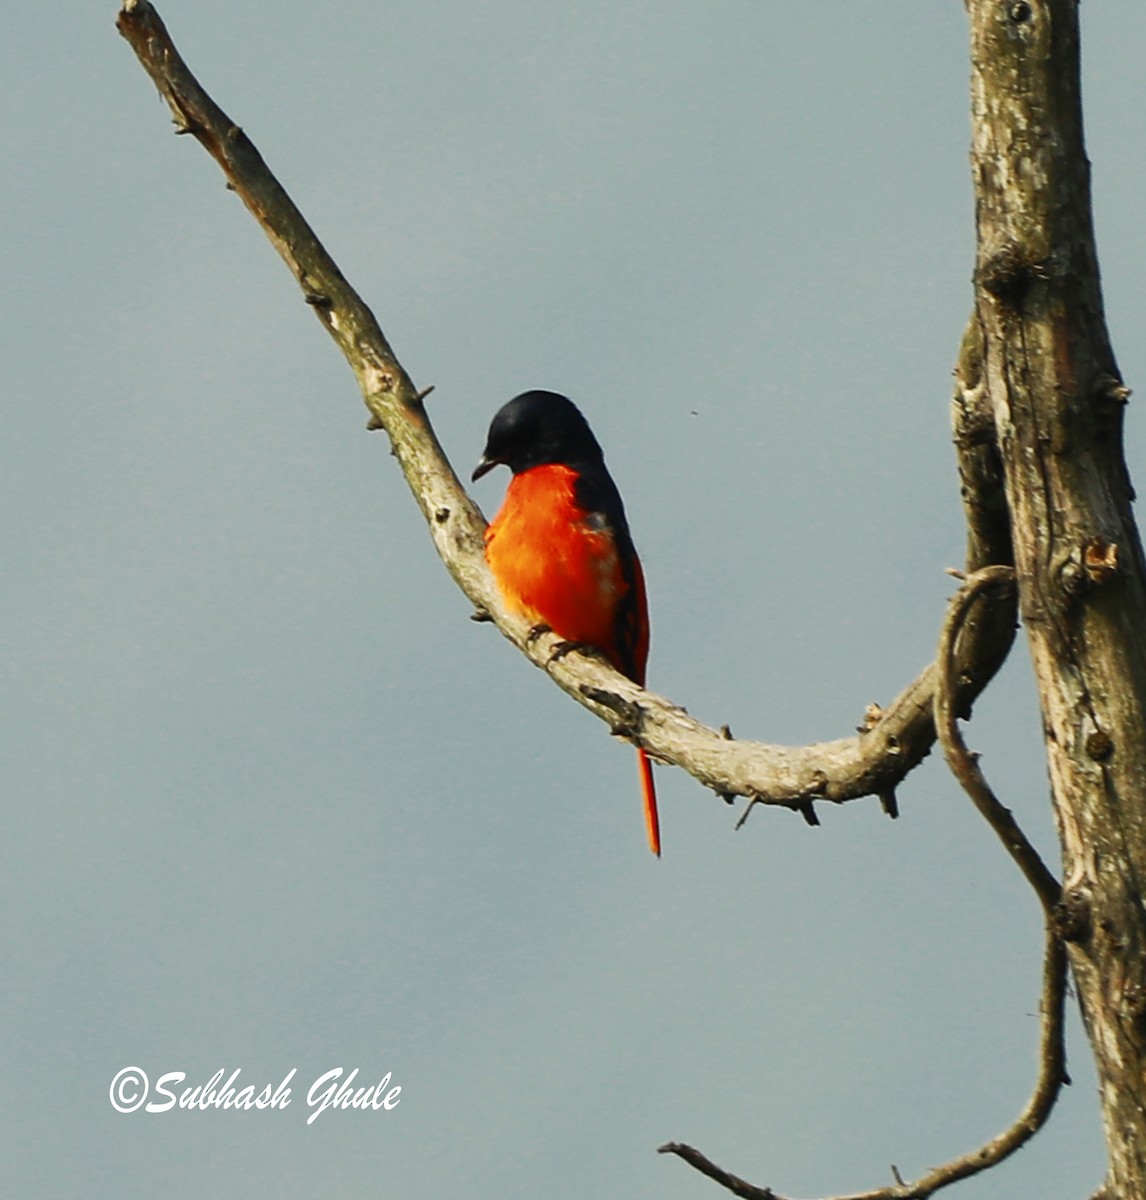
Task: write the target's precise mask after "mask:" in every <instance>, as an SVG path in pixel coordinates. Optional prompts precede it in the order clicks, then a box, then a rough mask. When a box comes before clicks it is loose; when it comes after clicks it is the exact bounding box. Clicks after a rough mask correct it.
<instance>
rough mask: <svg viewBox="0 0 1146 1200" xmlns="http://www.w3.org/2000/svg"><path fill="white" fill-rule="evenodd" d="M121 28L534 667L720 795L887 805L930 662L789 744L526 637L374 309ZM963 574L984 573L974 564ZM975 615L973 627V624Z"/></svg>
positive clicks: (147, 13) (186, 90)
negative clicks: (864, 709)
mask: <svg viewBox="0 0 1146 1200" xmlns="http://www.w3.org/2000/svg"><path fill="white" fill-rule="evenodd" d="M117 27H118V28H119V31H120V33H121V34H122V35H123V36H124V37H125V38H126V39H127V41H128V42H129V43H130V44H131V46H132V48H133V49H134V51H135V53H136V55H137V56H138V58H139V60H140V62H141V64H142V65H143V67H144V69H145V70H146V71H147V73H148V74H149V75H150V76H151V78H152V80H153V81H154V82H155V85H156V87H157V88H158V89H159V91H160V94H161V95H162V96H163V97H164V99H165V100H166V102H167V104H168V106H169V107H170V109H171V112H172V114H173V116H174V120H175V124H176V129H177V132H179V133H190V134H192V135H193V136H194V137H195V138H196V139H197V140H198V141H199V142H200V143H201V144H202V145H203V147H204V148H205V149H206V150H207V151H208V153H209V154H210V155H211V156H212V157H213V158H214V159H215V161H216V162H217V163H218V164H219V166H220V167H221V169H222V170H223V173H224V175H225V176H226V178H227V182H228V186H229V187H230V188H231V189H232V190H233V191H234V192H235V193H236V194H237V195H238V196H239V197H240V199H241V200H242V201H243V203H244V204H245V205H246V206H247V208H248V209H249V210H250V212H251V214H252V215H253V216H254V218H255V219H256V221H258V223H259V225H260V226H262V228H263V230H264V232H265V233H266V235H267V236H268V238H269V239H270V241H271V243H272V244H273V245H274V247H275V249H276V250H277V251H278V252H279V254H280V256H281V257H282V258H283V261H284V262H285V263H286V264H287V266H288V267H289V268H290V270H291V272H292V274H293V275H294V277H295V279H296V280H297V282H298V284H299V287H300V288H301V289H302V292H303V297H304V299H305V301H306V303H307V304H309V305H310V306H311V309H312V311H313V312H314V313H315V315H316V316H317V317H318V319H319V320H320V321H321V322H322V324H323V326H324V327H325V329H326V330H327V332H328V333H329V334H330V336H331V337H332V338H333V339H334V340H335V342H336V343H337V345H338V347H339V349H340V350H341V351H342V353H343V355H344V356H345V357H346V359H347V361H348V363H349V364H350V366H351V369H352V370H353V371H354V374H355V376H356V378H357V380H358V384H359V387H360V388H361V391H362V395H363V398H364V400H365V403H366V407H367V408H368V410H369V411H370V414H371V416H370V425H371V427H373V428H381V429H385V430H386V432H387V434H388V435H389V438H390V442H391V445H392V450H393V453H394V455H395V457H396V458H397V460H398V463H399V465H400V466H401V468H402V471H403V473H404V475H405V477H406V480H407V483H408V484H409V487H410V490H411V491H412V492H413V494H414V498H415V499H416V501H417V502H418V505H419V507H420V508H421V510H422V513H423V515H424V516H425V518H426V523H427V525H428V527H429V531H430V535H431V537H432V539H433V541H434V545H435V547H436V549H437V551H438V554H439V555H440V557H441V558H442V561H443V562H444V563H445V565H446V567H447V568H448V570H449V571H450V573H451V574H452V575H453V577H454V579H455V580H456V581H457V583H458V586H459V587H460V588H461V589H462V591H463V592H464V593H465V594H466V596H467V597H469V599H470V600H471V601H472V602H473V604H474V605H475V607H476V608H477V610H478V612H479V613H480V614H483V615H488V616H489V617H490V619H492V621H493V622H494V623H495V624H496V625H497V627H498V629H499V630H500V631H501V632H502V634H504V635H505V636H506V637H507V638H508V639H509V640H510V641H512V642H513V643H514V644H515V645H516V646H517V647H518V649H520V650H521V651H522V652H523V653H524V654H525V655H526V656H527V657H528V658H529V659H530V660H531V661H532V662H533V663H534V665H535V666H538V667H540V668H541V669H543V670H545V671H546V672H547V673H548V674H549V676H550V677H551V678H552V679H553V680H554V682H555V683H556V684H557V685H558V686H559V687H560V688H562V689H563V690H564V691H565V692H567V693H568V694H569V695H570V696H572V697H573V698H574V699H575V700H577V701H578V702H579V703H580V704H582V705H583V706H584V707H586V708H588V709H589V710H590V711H591V712H593V713H595V714H596V715H597V716H598V717H600V718H601V719H603V720H604V721H606V722H607V723H608V724H609V725H610V727H611V728H612V730H613V732H614V733H616V734H618V735H620V736H623V737H625V738H628V739H629V740H631V741H634V742H638V743H639V744H641V745H643V746H644V747H645V749H646V750H648V751H649V752H650V753H651V754H653V755H654V756H655V757H656V758H658V759H660V760H662V761H665V762H669V763H674V764H675V765H677V766H679V767H682V768H683V769H684V770H686V771H687V772H688V773H689V774H690V775H692V776H693V777H694V778H695V779H697V780H698V781H699V782H700V783H702V784H704V785H705V786H706V787H709V788H711V789H712V790H713V791H715V792H716V793H717V794H718V795H720V796H722V797H724V798H727V797H729V796H733V795H738V796H746V797H749V798H750V800H751V801H752V802H753V803H766V804H774V805H781V806H785V807H787V808H790V809H792V810H794V811H797V812H800V813H802V814H803V815H804V816H805V818H806V819H814V818H815V810H814V808H813V807H812V804H813V802H814V801H817V800H827V801H833V802H837V803H838V802H842V801H845V800H852V799H856V798H858V797H861V796H867V795H877V796H879V797H880V798H881V801H882V802H883V804H884V807H885V810H886V811H888V812H890V813H892V814H894V813H895V811H896V801H895V791H896V788H897V786H898V785H899V784H900V782H901V781H902V780H903V779H904V778H905V776H906V775H907V774H908V773H909V772H910V771H911V770H912V769H913V768H914V767H915V766H917V765H918V763H919V762H920V761H922V759H923V758H924V757H925V756H926V755H927V753H928V752H929V750H930V748H931V746H932V744H933V743H934V740H935V730H934V723H933V719H932V708H933V696H934V691H935V683H936V671H935V667H934V666H929V667H927V668H926V669H925V670H924V671H923V672H922V673H921V674H920V676H919V677H918V678H917V679H915V680H914V681H913V682H912V683H911V684H909V685H908V687H907V688H905V689H904V691H903V692H902V693H901V694H900V695H899V696H898V697H897V698H896V699H895V700H894V701H893V702H892V703H891V704H890V705H889V706H888V707H887V708H886V709H884V710H881V711H879V712H878V715H877V716H876V717H874V718H871V719H868V720H866V721H865V723H864V727H863V729H862V730H861V731H860V732H859V733H858V734H857V736H854V737H848V738H841V739H838V740H836V741H830V742H820V743H814V744H812V745H807V746H799V747H787V746H776V745H770V744H768V743H763V742H748V741H737V740H735V739H732V738H730V737H727V736H725V735H724V733H722V732H721V731H720V730H718V729H713V728H710V727H708V726H706V725H704V724H702V723H701V722H699V721H697V720H695V719H694V718H693V717H691V716H689V714H688V713H687V712H686V711H685V710H684V709H683V708H680V707H678V706H677V705H674V704H673V703H671V702H670V701H668V700H666V699H664V698H663V697H660V696H657V695H655V694H653V693H651V692H647V691H645V690H643V689H642V688H639V687H637V686H636V685H635V684H633V683H631V682H630V681H629V680H627V679H625V678H624V677H623V676H621V675H619V674H618V673H617V672H616V671H614V670H613V669H612V668H611V667H609V666H608V665H607V664H606V663H605V662H603V661H602V660H601V659H599V658H595V657H591V656H587V655H584V654H580V653H571V654H565V655H555V651H556V649H557V648H558V646H559V644H560V643H559V640H558V639H557V638H555V637H553V636H552V635H549V634H543V635H541V636H531V631H530V630H529V629H528V628H527V627H526V625H525V624H524V623H523V622H522V621H521V620H520V619H519V618H517V617H516V616H514V615H513V614H511V613H508V612H507V611H506V610H505V609H504V608H503V606H502V604H501V601H500V598H499V596H498V595H497V592H496V588H495V587H494V585H493V583H492V580H491V578H490V576H489V572H488V570H487V568H486V564H485V558H484V554H483V549H482V535H483V532H484V529H485V520H484V518H483V517H482V514H481V511H480V510H479V509H478V507H477V505H476V504H474V502H473V501H472V500H471V499H470V497H469V496H468V495H467V494H466V492H465V490H464V489H463V488H462V486H461V483H460V482H459V480H458V477H457V475H456V474H455V473H454V471H453V468H452V467H451V466H450V463H449V461H448V460H447V458H446V456H445V454H444V452H443V451H442V448H441V446H440V444H439V443H438V440H437V438H436V436H435V434H434V431H433V427H432V425H431V423H430V420H429V417H428V415H427V413H426V410H425V407H424V405H423V403H422V401H423V399H424V397H425V395H426V394H427V392H428V391H429V389H425V390H424V391H421V392H419V391H418V390H417V389H416V388H415V386H414V384H413V383H412V381H411V380H410V378H409V376H408V375H407V374H406V372H405V371H404V370H403V368H402V366H401V364H400V363H399V362H398V360H397V358H396V357H395V355H394V353H393V351H392V350H391V348H390V346H389V344H388V343H387V341H386V338H385V336H384V335H383V333H382V330H381V328H380V327H379V325H378V322H377V320H376V319H375V317H374V315H373V313H372V312H371V311H370V309H369V308H368V307H367V306H366V304H365V303H364V302H363V301H362V299H361V298H360V297H359V295H358V294H357V292H355V290H354V289H353V288H352V287H351V286H350V284H349V283H348V282H347V280H346V278H345V277H344V276H343V274H342V272H341V271H340V270H339V269H338V266H337V265H336V264H335V263H334V261H333V260H332V259H331V257H330V256H329V254H328V253H327V252H326V250H325V249H324V248H323V246H322V244H321V243H320V242H319V240H318V238H317V237H316V236H315V234H314V232H313V230H311V228H310V226H309V225H308V224H307V222H306V221H305V219H304V218H303V216H302V214H301V213H300V212H299V211H298V209H297V208H296V207H295V205H294V203H293V202H292V201H291V199H290V197H289V196H288V195H287V193H286V192H285V191H284V190H283V188H282V186H281V185H280V184H279V183H278V181H277V180H276V179H275V177H274V176H273V175H272V174H271V172H270V170H269V169H268V167H267V165H266V163H265V162H264V161H263V159H262V157H261V156H260V154H259V152H258V151H257V150H256V149H255V147H254V145H253V144H252V143H251V141H250V139H249V138H248V137H247V136H246V134H245V133H244V132H243V131H242V130H241V129H240V128H239V127H238V126H237V125H236V124H234V122H232V121H231V120H230V118H229V117H228V116H227V115H226V114H225V113H224V112H223V111H222V110H221V109H220V108H219V106H218V105H217V104H215V102H214V101H213V100H212V99H211V97H210V96H208V95H207V93H206V92H205V91H204V90H203V88H202V87H201V86H200V84H199V83H198V81H197V80H196V79H195V77H194V75H192V73H191V71H190V70H189V69H188V67H187V65H186V64H185V63H184V62H183V60H182V58H181V57H180V55H179V53H178V51H177V50H176V48H175V46H174V44H173V43H172V41H171V38H170V36H169V34H168V32H167V30H166V28H165V27H164V25H163V22H162V21H161V20H160V18H159V16H158V14H157V13H156V11H155V9H154V7H153V6H152V5H151V4H150V3H149V2H148V0H124V5H123V9H122V11H121V12H120V14H119V19H118V21H117ZM971 565H972V566H975V565H980V564H978V563H973V564H971ZM1008 604H1009V601H1004V602H1003V605H1002V607H996V608H994V609H992V608H991V607H990V606H988V605H984V606H983V607H982V609H981V612H980V613H979V614H977V615H976V616H975V617H973V618H972V619H970V620H968V622H967V625H966V629H967V633H966V636H965V637H964V638H963V639H961V640H960V645H959V647H958V652H959V665H958V672H957V673H958V677H959V679H960V681H961V684H960V693H959V711H960V712H964V711H966V710H967V709H968V708H969V706H970V704H971V702H972V700H973V699H974V698H975V697H976V696H977V695H978V694H979V692H980V691H981V690H982V688H983V687H984V686H986V684H987V682H988V681H989V680H990V679H991V677H992V676H993V675H994V673H995V671H996V670H997V669H998V666H999V664H1000V663H1001V662H1002V660H1003V658H1005V656H1006V653H1007V650H1008V649H1009V647H1010V641H1011V636H1012V632H1013V618H1012V617H1011V615H1010V612H1009V609H1008V607H1007V605H1008ZM980 617H981V619H980Z"/></svg>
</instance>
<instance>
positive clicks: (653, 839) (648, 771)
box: [637, 746, 661, 858]
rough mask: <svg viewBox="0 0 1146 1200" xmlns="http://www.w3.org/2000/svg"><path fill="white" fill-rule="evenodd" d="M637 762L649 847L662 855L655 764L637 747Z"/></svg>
mask: <svg viewBox="0 0 1146 1200" xmlns="http://www.w3.org/2000/svg"><path fill="white" fill-rule="evenodd" d="M637 763H638V764H639V766H640V768H641V794H642V795H643V796H644V799H645V828H646V829H647V830H648V835H649V849H650V850H651V851H652V852H653V853H654V854H655V855H656V856H657V858H660V856H661V822H660V817H659V816H658V815H657V789H656V788H655V787H654V785H653V764H652V763H651V762H650V761H649V756H648V755H647V754H646V753H645V752H644V750H642V749H641V748H640V747H639V746H638V747H637Z"/></svg>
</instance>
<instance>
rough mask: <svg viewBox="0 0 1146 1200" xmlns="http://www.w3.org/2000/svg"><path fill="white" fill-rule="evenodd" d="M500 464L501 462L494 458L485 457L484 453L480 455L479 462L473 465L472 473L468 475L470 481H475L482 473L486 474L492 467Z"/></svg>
mask: <svg viewBox="0 0 1146 1200" xmlns="http://www.w3.org/2000/svg"><path fill="white" fill-rule="evenodd" d="M500 465H501V464H500V463H499V462H498V461H497V459H496V458H486V457H485V455H482V460H481V462H479V463H478V465H477V466H476V467H474V473H473V474H472V475H471V476H470V482H471V483H477V481H478V480H479V479H480V478H481V477H482V476H483V475H486V474H488V473H489V472H490V471H492V470H493V469H494V467H497V466H500Z"/></svg>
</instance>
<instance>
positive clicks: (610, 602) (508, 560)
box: [485, 464, 648, 682]
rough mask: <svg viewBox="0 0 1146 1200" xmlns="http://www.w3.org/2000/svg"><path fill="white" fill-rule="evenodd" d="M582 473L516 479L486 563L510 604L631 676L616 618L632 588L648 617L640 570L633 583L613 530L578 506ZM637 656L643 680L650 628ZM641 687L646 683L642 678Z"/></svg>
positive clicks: (559, 469) (557, 471) (489, 538)
mask: <svg viewBox="0 0 1146 1200" xmlns="http://www.w3.org/2000/svg"><path fill="white" fill-rule="evenodd" d="M576 481H577V474H576V472H575V471H573V470H572V469H571V468H569V467H566V466H562V465H560V464H550V465H546V466H541V467H534V468H532V469H531V470H528V471H523V472H521V473H520V474H518V475H515V476H514V477H513V479H512V480H511V482H510V485H509V488H508V489H507V491H506V494H505V501H504V503H503V504H502V507H501V511H500V512H499V513H498V514H497V516H496V517H495V518H494V520H493V523H492V524H491V525H490V526H489V528H488V529H487V530H486V535H485V540H486V558H487V560H488V562H489V565H490V569H491V570H492V572H493V575H494V578H495V579H496V581H497V584H498V588H499V589H500V591H501V594H502V597H503V599H504V600H505V603H506V606H507V607H509V608H511V609H513V610H515V611H516V612H519V613H521V614H522V615H523V616H524V617H525V618H526V619H527V620H529V621H531V622H533V623H535V624H544V625H548V626H549V628H550V629H552V630H553V632H554V633H556V634H557V635H558V636H559V637H562V638H565V639H566V640H568V641H572V642H582V643H585V644H586V645H590V646H595V647H596V648H597V649H598V650H600V651H601V652H602V653H603V654H604V655H605V657H606V658H608V659H609V660H610V662H612V664H613V666H615V667H617V669H618V670H621V671H626V666H625V664H624V663H623V662H622V661H621V655H620V653H619V651H618V642H617V619H618V613H619V611H620V607H621V604H622V600H623V599H625V598H626V597H627V595H628V593H629V591H630V589H631V588H633V587H635V588H636V589H637V593H638V595H637V596H636V597H629V601H630V606H632V602H633V601H634V600H635V601H636V606H635V607H636V608H637V610H638V611H639V612H640V615H641V618H644V592H643V588H642V587H641V582H640V576H639V571H640V567H639V565H637V566H636V571H637V572H638V574H637V578H636V579H635V580H634V581H633V582H632V583H630V582H628V581H627V580H626V578H625V574H624V572H623V570H622V565H621V561H620V555H619V553H618V549H617V543H616V540H615V537H614V534H613V531H612V530H611V529H610V528H609V527H608V524H607V523H606V522H605V521H604V519H603V518H602V517H601V516H600V515H599V514H596V513H591V512H586V511H585V510H584V509H583V508H581V507H580V505H579V504H578V503H577V495H576ZM641 624H642V625H644V627H645V630H646V632H645V634H644V645H643V647H641V651H642V652H641V653H640V654H639V655H638V657H639V664H638V672H639V674H641V675H643V673H644V665H645V656H646V655H647V652H648V640H647V639H648V634H647V624H645V621H644V620H643V619H642V620H641ZM637 682H643V680H642V679H638V680H637Z"/></svg>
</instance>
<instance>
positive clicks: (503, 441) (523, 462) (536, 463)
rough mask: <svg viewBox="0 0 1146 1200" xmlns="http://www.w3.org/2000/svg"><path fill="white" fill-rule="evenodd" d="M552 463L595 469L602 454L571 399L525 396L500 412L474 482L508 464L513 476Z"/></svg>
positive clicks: (492, 424) (550, 395) (546, 394)
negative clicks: (495, 468)
mask: <svg viewBox="0 0 1146 1200" xmlns="http://www.w3.org/2000/svg"><path fill="white" fill-rule="evenodd" d="M548 463H563V464H565V465H567V466H581V467H584V466H595V465H598V464H603V463H604V456H603V455H602V453H601V447H600V445H598V443H597V439H596V438H595V437H594V436H593V431H592V430H591V429H590V428H589V424H588V422H587V421H586V420H585V418H584V417H583V416H582V415H581V413H580V410H579V409H578V408H577V406H576V405H575V404H574V403H573V401H572V400H568V399H566V397H564V396H559V395H558V394H557V393H556V392H522V393H521V395H520V396H514V398H513V399H512V400H510V401H509V403H508V404H505V405H503V406H502V407H501V408H500V409H498V411H497V413H496V415H495V416H494V418H493V420H492V421H491V422H490V426H489V437H488V438H486V443H485V451H484V452H483V454H482V458H481V462H479V463H478V465H477V467H476V468H475V469H474V473H473V478H474V479H480V478H481V477H482V476H483V475H484V474H485V473H486V472H487V471H490V470H492V469H493V468H494V467H496V466H498V465H499V464H504V465H505V466H507V467H509V469H510V470H511V471H512V472H513V473H514V474H515V475H517V474H520V473H521V472H522V471H528V470H529V469H530V468H532V467H541V466H545V465H546V464H548Z"/></svg>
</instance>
